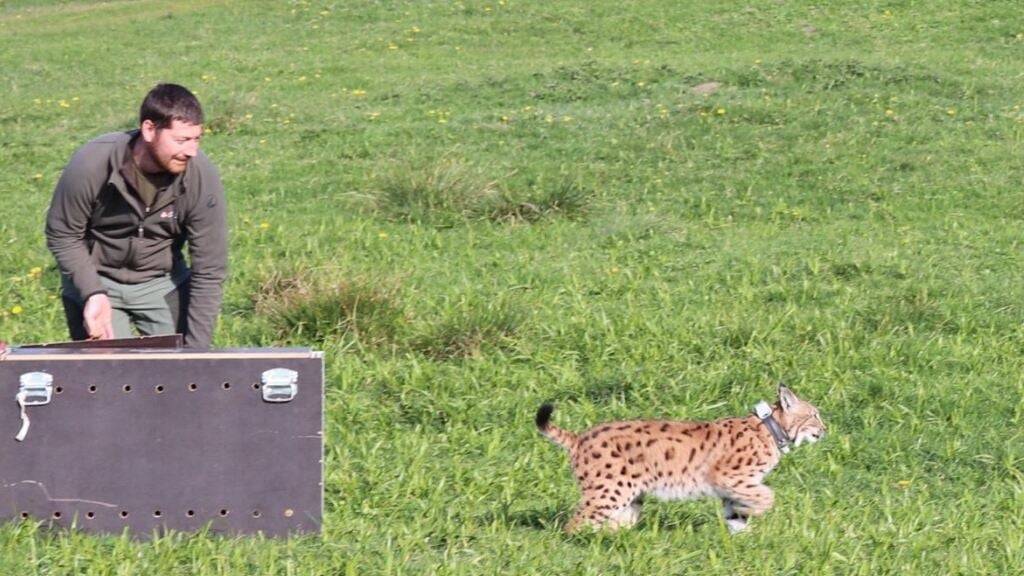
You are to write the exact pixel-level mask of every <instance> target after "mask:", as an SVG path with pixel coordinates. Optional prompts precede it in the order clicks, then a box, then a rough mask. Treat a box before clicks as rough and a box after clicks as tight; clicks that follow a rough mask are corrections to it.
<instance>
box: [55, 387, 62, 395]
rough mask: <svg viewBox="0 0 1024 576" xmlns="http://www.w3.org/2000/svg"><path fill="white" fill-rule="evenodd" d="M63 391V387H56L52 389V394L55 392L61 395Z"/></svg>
mask: <svg viewBox="0 0 1024 576" xmlns="http://www.w3.org/2000/svg"><path fill="white" fill-rule="evenodd" d="M63 391H64V387H63V386H57V387H56V388H55V389H54V392H56V393H57V394H60V393H61V392H63Z"/></svg>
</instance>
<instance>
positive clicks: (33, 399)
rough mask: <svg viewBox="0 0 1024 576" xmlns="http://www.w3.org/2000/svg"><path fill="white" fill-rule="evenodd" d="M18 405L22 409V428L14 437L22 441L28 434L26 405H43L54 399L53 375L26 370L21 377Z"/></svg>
mask: <svg viewBox="0 0 1024 576" xmlns="http://www.w3.org/2000/svg"><path fill="white" fill-rule="evenodd" d="M19 382H20V385H19V386H18V395H17V396H15V400H17V401H18V407H19V408H20V409H21V430H19V431H18V434H17V435H16V436H15V437H14V439H15V440H17V441H18V442H21V441H22V440H24V439H25V435H26V434H28V425H29V419H28V414H26V413H25V407H26V406H42V405H44V404H49V403H50V400H52V399H53V375H52V374H47V373H46V372H26V373H24V374H22V375H21V378H19Z"/></svg>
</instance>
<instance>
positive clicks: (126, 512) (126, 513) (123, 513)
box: [121, 510, 128, 518]
mask: <svg viewBox="0 0 1024 576" xmlns="http://www.w3.org/2000/svg"><path fill="white" fill-rule="evenodd" d="M127 517H128V511H127V510H121V518H127Z"/></svg>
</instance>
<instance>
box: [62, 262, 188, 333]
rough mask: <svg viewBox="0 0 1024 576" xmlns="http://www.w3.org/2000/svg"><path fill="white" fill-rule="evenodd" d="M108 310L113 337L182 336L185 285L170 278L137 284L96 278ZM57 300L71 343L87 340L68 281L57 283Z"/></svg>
mask: <svg viewBox="0 0 1024 576" xmlns="http://www.w3.org/2000/svg"><path fill="white" fill-rule="evenodd" d="M100 281H102V282H103V287H104V288H105V289H106V290H107V298H108V299H109V300H110V307H111V309H112V322H113V325H114V337H115V338H131V337H132V336H135V335H139V336H158V335H161V334H175V333H182V328H183V325H184V321H185V319H186V317H187V306H188V294H187V291H188V282H187V276H186V277H185V281H179V282H178V283H175V282H174V281H173V280H172V279H171V277H170V275H165V276H161V277H159V278H154V279H153V280H149V281H147V282H143V283H141V284H121V283H120V282H115V281H113V280H111V279H109V278H104V277H103V276H100ZM61 300H62V301H63V303H64V315H65V317H66V319H67V323H68V332H70V334H71V338H72V339H73V340H85V339H86V338H88V337H89V333H88V331H87V330H86V329H85V322H84V320H83V317H82V314H83V312H84V310H85V302H84V301H83V300H82V298H81V296H80V295H79V294H78V291H77V290H76V289H75V287H74V285H73V284H72V283H71V281H70V280H69V279H68V278H66V277H65V278H64V279H63V282H62V283H61Z"/></svg>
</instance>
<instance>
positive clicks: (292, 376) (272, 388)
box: [262, 368, 299, 402]
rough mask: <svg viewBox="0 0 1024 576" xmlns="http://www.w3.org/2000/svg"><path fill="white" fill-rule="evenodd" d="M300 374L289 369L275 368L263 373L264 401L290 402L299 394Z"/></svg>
mask: <svg viewBox="0 0 1024 576" xmlns="http://www.w3.org/2000/svg"><path fill="white" fill-rule="evenodd" d="M298 380H299V373H298V372H296V371H295V370H289V369H287V368H274V369H273V370H267V371H265V372H264V373H263V377H262V382H263V400H264V401H265V402H288V401H289V400H291V399H292V398H295V395H296V394H298V393H299V385H298Z"/></svg>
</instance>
